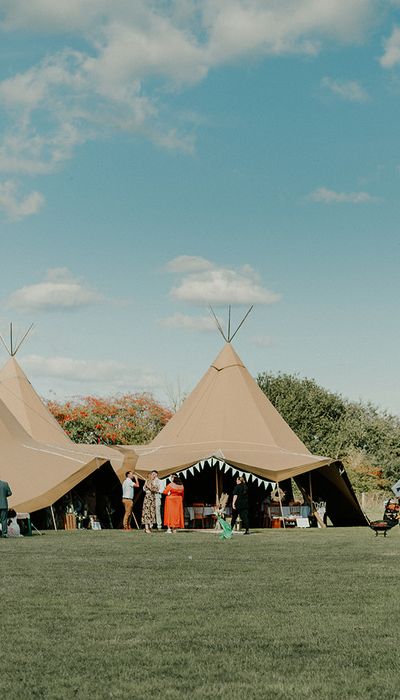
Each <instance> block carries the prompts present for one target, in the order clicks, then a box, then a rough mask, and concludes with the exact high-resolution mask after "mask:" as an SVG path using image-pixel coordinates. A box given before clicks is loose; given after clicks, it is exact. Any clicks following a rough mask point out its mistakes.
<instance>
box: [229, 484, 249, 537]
mask: <svg viewBox="0 0 400 700" xmlns="http://www.w3.org/2000/svg"><path fill="white" fill-rule="evenodd" d="M239 515H240V519H241V521H242V525H243V527H244V529H245V531H244V534H245V535H249V534H250V533H249V492H248V488H247V484H246V481H245V478H244V477H243V476H238V477H237V478H236V486H235V488H234V489H233V500H232V520H231V527H232V530H233V528H234V525H235V523H236V520H237V518H238V516H239Z"/></svg>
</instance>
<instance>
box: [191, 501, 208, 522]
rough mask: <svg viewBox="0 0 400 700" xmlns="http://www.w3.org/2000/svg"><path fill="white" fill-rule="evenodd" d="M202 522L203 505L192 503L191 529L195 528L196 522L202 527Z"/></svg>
mask: <svg viewBox="0 0 400 700" xmlns="http://www.w3.org/2000/svg"><path fill="white" fill-rule="evenodd" d="M204 521H205V515H204V503H193V527H196V522H200V523H201V527H204Z"/></svg>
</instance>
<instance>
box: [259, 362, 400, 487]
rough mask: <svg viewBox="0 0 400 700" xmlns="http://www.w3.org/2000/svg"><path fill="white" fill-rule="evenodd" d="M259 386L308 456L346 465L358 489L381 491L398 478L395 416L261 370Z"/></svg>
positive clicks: (399, 434) (399, 424)
mask: <svg viewBox="0 0 400 700" xmlns="http://www.w3.org/2000/svg"><path fill="white" fill-rule="evenodd" d="M257 382H258V384H259V386H260V388H261V389H262V391H263V392H264V393H265V394H266V395H267V397H268V398H269V399H270V401H271V402H272V404H273V405H274V406H275V408H276V409H277V410H278V411H279V413H280V414H281V415H282V417H283V418H284V419H285V421H286V422H287V423H288V424H289V425H290V427H291V428H292V429H293V430H294V431H295V433H296V434H297V435H298V436H299V438H300V439H301V440H302V442H304V444H305V445H306V446H307V447H308V449H309V450H310V451H311V452H313V453H314V454H320V455H326V456H329V457H333V458H335V459H340V460H342V461H343V462H344V463H345V464H346V467H347V468H348V469H349V473H351V475H352V476H353V483H354V485H355V487H356V488H358V487H359V486H358V485H361V486H360V488H364V487H365V489H364V490H367V486H368V489H370V488H372V487H373V488H385V487H387V485H388V484H391V483H393V481H396V480H397V479H398V478H399V477H400V419H399V418H398V417H396V416H392V415H390V414H389V413H386V412H382V411H379V410H378V409H377V408H376V407H374V406H373V405H372V404H363V403H361V402H352V401H348V400H347V399H345V398H343V397H342V396H340V395H339V394H335V393H333V392H330V391H327V390H326V389H324V388H323V387H320V386H319V385H318V384H317V383H316V382H315V381H314V380H313V379H301V378H299V377H297V376H295V375H290V374H283V373H279V374H277V375H274V374H270V373H267V372H265V373H262V374H259V375H258V377H257Z"/></svg>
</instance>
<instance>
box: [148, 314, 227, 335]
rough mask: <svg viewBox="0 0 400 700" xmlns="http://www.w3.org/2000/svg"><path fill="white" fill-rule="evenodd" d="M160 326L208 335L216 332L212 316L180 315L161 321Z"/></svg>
mask: <svg viewBox="0 0 400 700" xmlns="http://www.w3.org/2000/svg"><path fill="white" fill-rule="evenodd" d="M159 325H160V326H162V327H163V328H182V329H183V330H188V331H201V332H206V333H209V332H210V331H215V328H216V325H215V321H214V319H212V318H211V316H187V315H185V314H180V313H176V314H174V315H173V316H168V317H167V318H162V319H160V321H159Z"/></svg>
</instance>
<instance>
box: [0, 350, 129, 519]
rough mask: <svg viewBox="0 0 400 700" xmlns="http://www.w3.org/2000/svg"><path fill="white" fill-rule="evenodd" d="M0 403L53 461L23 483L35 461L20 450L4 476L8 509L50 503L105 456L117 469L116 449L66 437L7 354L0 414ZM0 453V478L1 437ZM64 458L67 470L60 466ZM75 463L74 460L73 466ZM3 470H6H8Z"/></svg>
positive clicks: (119, 466)
mask: <svg viewBox="0 0 400 700" xmlns="http://www.w3.org/2000/svg"><path fill="white" fill-rule="evenodd" d="M5 408H6V409H8V412H10V413H11V414H12V415H13V416H14V418H15V419H16V420H17V421H18V423H19V424H20V426H21V427H22V428H23V431H24V434H25V433H26V434H27V435H29V436H30V438H32V439H33V440H34V441H35V442H37V443H40V444H41V448H40V449H41V451H42V452H43V451H44V450H46V451H47V453H48V454H49V455H53V457H54V459H53V461H52V462H51V461H50V462H49V466H48V468H45V467H44V465H43V467H42V468H41V469H40V470H39V471H35V473H34V474H31V477H32V478H30V479H29V482H28V481H26V480H25V479H24V474H25V470H26V469H30V468H31V467H32V466H34V468H35V469H37V465H36V464H35V465H32V464H31V461H30V460H29V456H30V455H31V454H32V452H31V451H30V452H28V453H26V457H25V460H22V461H21V462H20V463H19V464H20V466H19V468H18V470H17V471H18V473H17V472H16V471H15V470H14V472H13V473H12V474H11V476H10V484H11V485H12V489H13V500H12V503H13V507H14V508H16V509H19V510H27V511H29V512H33V511H34V510H38V509H39V508H44V507H47V506H50V505H52V504H53V503H54V502H55V501H56V500H57V499H58V498H60V497H61V496H63V495H64V494H65V493H67V492H68V491H69V490H70V489H71V488H73V487H74V486H76V485H77V484H78V483H80V482H81V481H82V480H83V479H84V478H85V477H86V476H88V475H89V474H91V473H92V472H94V471H95V470H96V469H98V468H99V467H100V466H101V465H102V464H105V463H106V462H108V461H109V462H110V463H111V464H112V466H113V468H114V470H115V472H116V473H117V474H121V472H122V464H123V460H124V458H123V456H122V455H121V454H120V453H119V452H118V451H117V450H114V449H112V448H111V447H108V446H107V445H82V444H76V443H74V442H73V441H72V440H70V438H69V437H68V435H67V434H66V433H65V432H64V431H63V429H62V428H61V426H60V425H59V424H58V423H57V421H56V420H55V418H54V417H53V416H52V415H51V413H50V411H49V410H48V408H47V407H46V406H45V404H44V403H43V401H42V400H41V399H40V398H39V396H38V394H37V393H36V391H35V390H34V388H33V386H32V384H31V383H30V381H29V380H28V378H27V376H26V375H25V373H24V372H23V370H22V369H21V367H20V366H19V364H18V362H17V360H16V358H15V356H13V355H11V356H10V358H9V360H8V361H7V363H6V364H5V365H4V367H3V368H2V369H1V370H0V419H1V418H2V416H3V412H4V409H5ZM13 434H14V442H16V441H17V442H18V440H19V436H20V433H16V432H15V431H14V433H13ZM0 452H1V462H0V464H1V472H0V476H2V478H3V479H4V478H5V476H4V474H5V469H6V467H3V464H4V461H3V459H4V455H5V454H7V442H6V441H5V442H3V441H2V444H1V450H0ZM60 455H61V456H62V461H61V462H60V461H59V460H58V459H57V458H58V457H59V456H60ZM68 460H69V466H70V470H68V468H67V466H66V465H67V464H68ZM75 463H76V464H75ZM77 465H79V469H78V468H77ZM21 469H22V472H21ZM7 472H8V473H9V470H8V469H7ZM33 482H34V484H35V489H36V490H37V494H36V496H35V497H34V498H30V496H29V493H30V489H31V488H32V485H33ZM39 492H40V493H39ZM39 496H40V497H39Z"/></svg>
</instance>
